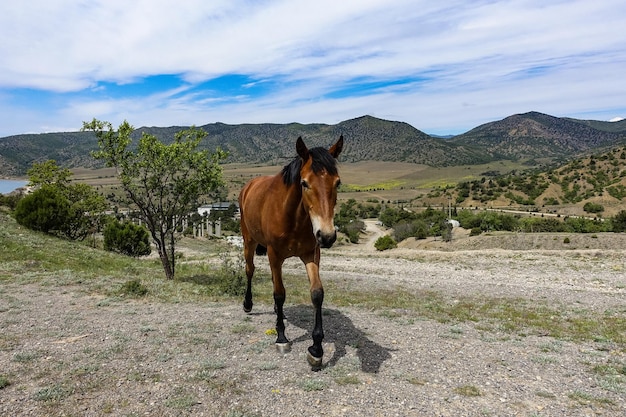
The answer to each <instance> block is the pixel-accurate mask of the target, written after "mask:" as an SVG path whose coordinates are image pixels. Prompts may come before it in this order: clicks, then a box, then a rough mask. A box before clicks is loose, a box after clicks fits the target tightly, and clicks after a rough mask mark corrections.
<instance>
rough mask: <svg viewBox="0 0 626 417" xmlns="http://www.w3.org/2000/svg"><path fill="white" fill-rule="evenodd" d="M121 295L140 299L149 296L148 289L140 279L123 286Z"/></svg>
mask: <svg viewBox="0 0 626 417" xmlns="http://www.w3.org/2000/svg"><path fill="white" fill-rule="evenodd" d="M119 293H120V295H122V296H125V297H131V298H139V297H143V296H145V295H146V294H148V288H147V287H146V286H145V285H143V284H142V283H141V281H139V280H138V279H131V280H130V281H126V282H125V283H124V284H123V285H122V287H121V288H120V290H119Z"/></svg>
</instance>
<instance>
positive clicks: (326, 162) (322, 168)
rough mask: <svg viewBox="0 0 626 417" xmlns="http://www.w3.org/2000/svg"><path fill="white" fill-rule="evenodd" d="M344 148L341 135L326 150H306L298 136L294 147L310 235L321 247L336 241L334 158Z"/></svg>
mask: <svg viewBox="0 0 626 417" xmlns="http://www.w3.org/2000/svg"><path fill="white" fill-rule="evenodd" d="M342 148H343V136H341V137H340V138H339V140H338V141H337V142H336V143H335V144H334V145H333V146H331V147H330V148H329V149H328V150H327V149H325V148H313V149H308V148H307V147H306V145H305V144H304V141H303V140H302V138H301V137H300V138H298V141H297V143H296V150H297V151H298V155H299V156H300V158H301V159H302V165H301V168H300V186H301V187H302V202H303V204H304V208H305V210H306V211H307V213H308V214H309V217H310V218H311V223H312V225H313V234H314V235H315V237H316V238H317V241H318V242H319V244H320V246H321V247H323V248H330V247H331V246H332V245H333V243H335V240H337V231H336V230H335V224H334V222H333V217H334V215H335V204H336V203H337V188H339V184H340V183H341V181H340V180H339V172H338V171H337V157H338V156H339V154H340V153H341V150H342Z"/></svg>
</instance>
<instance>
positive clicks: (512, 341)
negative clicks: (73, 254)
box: [0, 246, 626, 417]
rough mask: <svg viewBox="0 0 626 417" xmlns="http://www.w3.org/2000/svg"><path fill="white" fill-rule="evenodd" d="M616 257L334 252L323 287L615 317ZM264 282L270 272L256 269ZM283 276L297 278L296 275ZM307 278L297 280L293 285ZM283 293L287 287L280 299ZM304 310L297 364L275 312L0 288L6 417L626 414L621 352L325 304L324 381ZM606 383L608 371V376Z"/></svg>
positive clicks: (619, 290) (296, 312) (296, 339)
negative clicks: (515, 302) (518, 302)
mask: <svg viewBox="0 0 626 417" xmlns="http://www.w3.org/2000/svg"><path fill="white" fill-rule="evenodd" d="M624 255H625V252H624V251H623V250H599V249H581V250H571V251H554V250H526V251H513V250H502V249H498V250H496V249H492V250H474V251H470V250H454V251H441V250H416V249H414V248H399V249H396V250H395V251H392V252H383V253H376V252H374V251H370V250H368V249H364V250H360V251H359V250H354V247H347V246H344V247H341V246H339V247H337V248H333V249H332V250H329V251H327V252H325V254H324V256H323V258H322V278H323V280H324V281H325V282H333V283H336V284H338V285H345V286H354V288H360V287H364V286H367V287H369V288H380V289H381V290H383V289H384V290H389V289H394V288H402V289H407V290H409V291H420V290H432V291H437V292H440V293H443V294H446V295H447V296H448V297H450V299H451V300H454V298H455V297H460V296H468V295H475V296H482V297H507V298H522V299H525V300H528V302H529V303H532V302H542V303H546V302H547V303H550V304H551V305H554V306H559V305H562V304H567V305H568V306H572V305H575V306H576V308H578V309H581V310H585V309H587V310H590V311H599V312H604V311H609V310H611V311H616V310H617V311H619V312H621V314H622V317H623V316H624V314H625V313H626V311H625V293H626V273H625V271H626V263H625V259H626V258H625V257H624ZM257 266H258V268H259V269H263V268H267V265H266V263H264V261H262V260H258V262H257ZM285 269H286V270H288V271H289V272H296V271H297V272H298V273H301V274H303V276H304V270H303V268H302V266H301V265H299V262H297V261H292V260H290V261H288V262H287V263H286V265H285ZM303 279H305V278H303ZM288 291H289V289H288ZM311 314H312V310H311V307H310V306H309V305H293V304H289V298H288V299H287V308H286V316H287V319H288V322H287V335H288V337H290V338H291V339H292V341H293V349H292V352H290V353H287V354H285V355H280V354H278V353H277V352H276V350H275V348H274V345H273V341H274V336H272V335H268V334H266V333H271V330H272V329H273V327H274V321H275V317H274V314H273V310H272V306H269V305H262V304H255V307H254V310H253V313H252V314H250V315H246V314H244V313H243V311H242V308H241V306H240V303H235V304H225V303H207V304H205V305H198V304H162V303H158V302H146V301H124V300H112V299H104V298H102V297H95V296H87V295H85V294H83V293H82V292H81V291H79V290H75V289H73V288H71V287H70V288H61V289H60V288H50V287H41V286H35V285H17V284H6V285H4V286H3V288H2V292H1V298H0V327H1V328H2V336H1V337H0V375H2V376H5V377H6V378H7V379H8V380H9V382H10V385H8V386H6V387H4V388H2V389H1V390H0V415H1V416H22V415H23V416H26V415H33V416H35V415H36V416H39V415H59V416H60V415H68V416H69V415H80V416H101V415H114V416H118V415H119V416H130V415H150V416H179V415H192V416H231V417H234V416H309V415H326V416H385V417H386V416H593V415H603V416H622V415H624V414H625V413H626V380H625V378H626V357H625V352H626V347H625V346H619V345H615V344H613V343H610V342H606V341H603V340H598V341H594V342H588V343H574V342H569V341H564V340H558V339H555V338H552V337H548V336H541V335H519V334H514V333H510V332H504V331H501V330H500V329H498V328H497V327H493V326H491V327H488V326H485V325H484V323H480V322H463V323H440V322H438V321H435V320H429V319H426V318H424V317H421V316H419V315H418V314H416V313H414V312H411V311H379V310H377V311H370V310H366V309H363V308H357V307H351V308H344V307H341V308H338V307H336V306H333V305H332V304H331V303H326V304H325V315H324V318H325V322H324V326H325V332H326V337H325V344H324V346H325V351H326V354H325V357H324V361H325V363H324V365H325V366H324V368H323V369H322V370H321V371H319V372H312V371H311V369H310V367H309V366H308V364H307V362H306V359H305V352H306V347H307V346H309V344H310V328H311V327H312V317H311ZM602 370H616V371H617V372H616V373H615V372H613V373H611V372H604V371H602Z"/></svg>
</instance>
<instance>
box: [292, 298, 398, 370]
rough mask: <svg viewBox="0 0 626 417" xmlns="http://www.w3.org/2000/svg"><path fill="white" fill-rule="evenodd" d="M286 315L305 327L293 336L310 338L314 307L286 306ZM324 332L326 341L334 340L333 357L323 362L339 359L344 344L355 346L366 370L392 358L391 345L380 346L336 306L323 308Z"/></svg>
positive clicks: (344, 349) (299, 339)
mask: <svg viewBox="0 0 626 417" xmlns="http://www.w3.org/2000/svg"><path fill="white" fill-rule="evenodd" d="M284 312H285V318H286V320H287V321H288V322H289V323H291V324H293V325H294V326H297V327H300V328H302V329H307V333H306V334H304V335H302V336H300V337H298V338H297V339H295V340H293V342H301V341H306V340H311V332H310V329H312V328H313V310H312V308H311V306H308V305H303V304H300V305H296V306H289V307H285V309H284ZM323 312H324V316H323V317H324V334H325V337H324V339H325V341H326V342H332V343H334V344H335V351H334V353H333V357H332V358H331V359H330V361H329V362H328V364H327V365H326V366H334V365H335V364H337V362H338V361H339V359H341V358H342V357H344V356H345V355H346V346H352V347H354V348H355V349H356V352H357V356H358V357H359V359H360V362H361V370H362V371H364V372H368V373H376V372H378V371H379V370H380V366H381V365H382V364H383V362H385V361H386V360H387V359H389V358H391V354H390V353H389V352H390V351H391V349H388V348H385V347H383V346H380V345H379V344H377V343H375V342H373V341H371V340H370V339H368V338H367V336H366V335H365V333H364V332H363V331H361V330H359V329H357V328H356V327H355V326H354V324H353V323H352V320H350V319H349V318H348V317H347V316H346V315H344V314H343V313H341V312H340V311H339V310H334V309H328V308H324V309H323Z"/></svg>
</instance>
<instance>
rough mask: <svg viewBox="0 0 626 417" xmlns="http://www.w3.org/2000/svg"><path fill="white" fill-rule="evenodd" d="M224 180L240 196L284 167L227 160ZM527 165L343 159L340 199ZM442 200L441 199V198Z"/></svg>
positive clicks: (93, 180)
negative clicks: (440, 165) (255, 180)
mask: <svg viewBox="0 0 626 417" xmlns="http://www.w3.org/2000/svg"><path fill="white" fill-rule="evenodd" d="M223 168H224V180H225V182H226V185H227V188H228V192H227V194H228V198H229V199H230V200H231V201H235V200H236V199H237V195H238V193H239V190H240V189H241V187H242V186H243V184H245V183H246V182H247V181H248V180H249V179H250V178H253V177H255V176H258V175H273V174H276V173H278V172H280V170H281V169H282V166H266V165H257V166H251V165H249V164H226V165H224V166H223ZM521 168H523V167H522V166H521V165H519V164H516V163H512V162H506V161H500V162H494V163H492V164H484V165H467V166H455V167H443V168H436V167H430V166H426V165H416V164H409V163H403V162H380V161H367V162H356V163H341V164H340V166H339V169H340V174H341V181H342V184H343V187H342V190H341V191H342V192H341V193H340V194H339V200H340V201H345V200H348V199H349V198H354V199H356V200H357V201H366V200H368V199H377V200H379V201H387V200H390V201H398V200H407V201H408V200H412V199H414V198H416V197H418V196H421V195H425V194H427V193H428V192H430V191H431V190H432V189H433V188H436V187H445V186H446V185H454V184H456V183H458V182H460V181H470V180H474V179H480V178H481V177H482V176H483V175H482V173H484V172H487V171H498V172H500V173H503V174H504V173H507V172H509V171H511V170H514V169H521ZM72 172H73V174H74V179H76V180H78V181H81V182H85V183H87V184H90V185H92V186H99V187H102V188H104V189H107V188H108V187H111V186H114V185H116V184H117V180H116V178H115V172H114V170H113V169H112V168H107V169H98V170H90V169H75V170H73V171H72ZM439 200H440V201H439ZM437 203H438V204H447V200H446V199H445V198H443V197H442V198H440V199H438V200H437Z"/></svg>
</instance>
